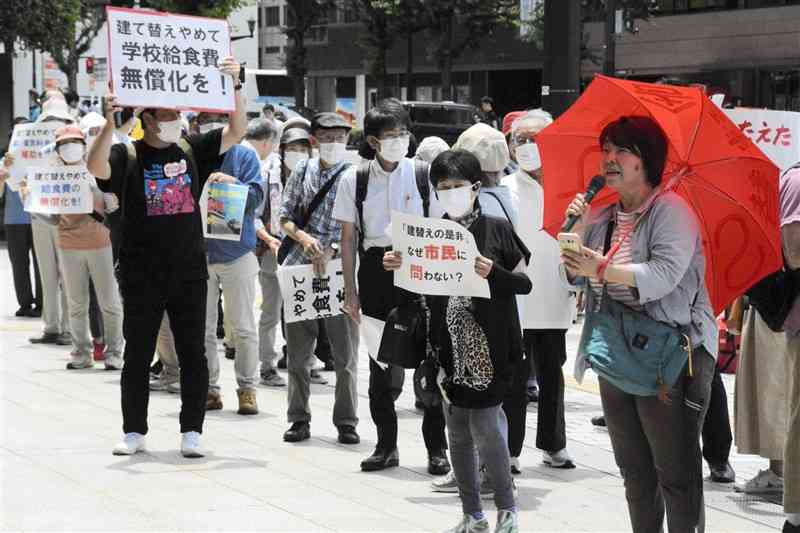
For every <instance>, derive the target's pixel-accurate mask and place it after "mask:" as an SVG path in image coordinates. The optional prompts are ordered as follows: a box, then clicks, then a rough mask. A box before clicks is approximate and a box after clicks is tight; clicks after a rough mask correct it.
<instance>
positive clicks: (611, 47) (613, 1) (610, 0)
mask: <svg viewBox="0 0 800 533" xmlns="http://www.w3.org/2000/svg"><path fill="white" fill-rule="evenodd" d="M605 14H606V31H605V38H606V42H605V45H606V46H605V52H606V53H605V58H604V59H603V74H605V75H606V76H613V75H614V74H615V73H616V72H617V69H616V66H615V62H614V60H615V57H616V53H617V0H606V13H605Z"/></svg>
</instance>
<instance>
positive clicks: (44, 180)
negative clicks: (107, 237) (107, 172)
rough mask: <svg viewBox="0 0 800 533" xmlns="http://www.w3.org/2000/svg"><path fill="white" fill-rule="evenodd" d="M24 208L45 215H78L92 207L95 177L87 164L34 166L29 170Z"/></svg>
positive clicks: (90, 209)
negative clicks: (90, 172)
mask: <svg viewBox="0 0 800 533" xmlns="http://www.w3.org/2000/svg"><path fill="white" fill-rule="evenodd" d="M27 181H28V188H29V190H30V192H29V194H28V196H27V198H26V200H25V211H29V212H31V213H41V214H44V215H77V214H87V213H91V212H92V210H93V208H94V203H93V202H94V194H93V193H92V184H93V183H94V178H93V177H92V175H91V174H89V171H88V170H86V167H85V166H83V165H75V166H68V167H51V168H47V167H33V168H29V169H28V179H27Z"/></svg>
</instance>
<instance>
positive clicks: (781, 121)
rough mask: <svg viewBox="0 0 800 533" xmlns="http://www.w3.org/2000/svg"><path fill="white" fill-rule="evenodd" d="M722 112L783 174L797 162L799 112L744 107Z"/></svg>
mask: <svg viewBox="0 0 800 533" xmlns="http://www.w3.org/2000/svg"><path fill="white" fill-rule="evenodd" d="M723 111H724V113H725V114H726V115H728V118H730V119H731V120H732V121H733V122H734V123H735V124H736V125H737V126H739V129H740V130H741V131H742V133H744V134H745V136H747V137H748V138H749V139H750V140H751V141H753V143H755V145H756V146H758V147H759V148H760V149H761V151H762V152H764V155H766V156H767V157H768V158H769V159H770V160H771V161H772V162H773V163H775V166H777V167H778V168H779V169H781V170H782V171H783V170H786V169H788V168H789V167H791V166H792V165H794V164H795V163H797V162H798V161H800V113H798V112H796V111H772V110H768V109H750V108H744V107H737V108H735V109H723Z"/></svg>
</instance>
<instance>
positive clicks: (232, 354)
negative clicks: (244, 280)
mask: <svg viewBox="0 0 800 533" xmlns="http://www.w3.org/2000/svg"><path fill="white" fill-rule="evenodd" d="M225 359H236V348H233V347H231V346H225Z"/></svg>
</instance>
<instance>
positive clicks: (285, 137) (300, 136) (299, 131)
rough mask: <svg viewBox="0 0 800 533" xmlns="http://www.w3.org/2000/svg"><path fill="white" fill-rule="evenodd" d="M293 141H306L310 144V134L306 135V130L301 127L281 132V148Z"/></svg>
mask: <svg viewBox="0 0 800 533" xmlns="http://www.w3.org/2000/svg"><path fill="white" fill-rule="evenodd" d="M295 141H306V142H307V143H309V144H311V134H310V133H308V130H307V129H305V128H302V127H293V128H288V129H285V130H283V133H282V134H281V141H280V145H281V146H283V145H285V144H289V143H293V142H295Z"/></svg>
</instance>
